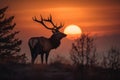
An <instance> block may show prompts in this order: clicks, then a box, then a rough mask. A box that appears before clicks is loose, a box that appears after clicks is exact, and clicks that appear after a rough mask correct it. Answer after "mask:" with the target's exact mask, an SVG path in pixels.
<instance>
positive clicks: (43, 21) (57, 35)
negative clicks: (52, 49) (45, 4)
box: [33, 15, 67, 39]
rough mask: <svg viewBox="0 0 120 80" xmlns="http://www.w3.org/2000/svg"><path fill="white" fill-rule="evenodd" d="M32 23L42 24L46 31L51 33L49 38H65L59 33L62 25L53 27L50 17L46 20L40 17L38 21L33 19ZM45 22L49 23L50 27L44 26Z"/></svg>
mask: <svg viewBox="0 0 120 80" xmlns="http://www.w3.org/2000/svg"><path fill="white" fill-rule="evenodd" d="M33 21H35V22H38V23H40V24H42V25H43V26H44V27H45V28H46V29H49V30H51V31H52V33H53V35H52V36H51V37H53V36H55V37H56V39H62V38H63V37H65V36H67V35H66V34H64V33H62V32H60V31H59V29H61V28H62V27H63V26H64V25H63V24H62V23H60V25H55V24H54V22H53V20H52V16H51V15H50V16H49V17H48V18H47V19H45V18H43V17H42V16H41V15H40V20H38V19H37V18H36V17H34V18H33ZM46 22H48V23H50V24H51V25H52V27H48V26H47V25H46Z"/></svg>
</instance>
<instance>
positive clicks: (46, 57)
mask: <svg viewBox="0 0 120 80" xmlns="http://www.w3.org/2000/svg"><path fill="white" fill-rule="evenodd" d="M48 56H49V53H46V55H45V59H46V64H47V61H48Z"/></svg>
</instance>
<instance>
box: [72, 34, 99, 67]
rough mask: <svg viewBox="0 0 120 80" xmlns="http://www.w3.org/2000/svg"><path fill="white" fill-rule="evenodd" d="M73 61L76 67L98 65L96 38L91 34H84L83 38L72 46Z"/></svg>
mask: <svg viewBox="0 0 120 80" xmlns="http://www.w3.org/2000/svg"><path fill="white" fill-rule="evenodd" d="M70 57H71V60H72V61H73V63H74V64H75V65H87V66H88V65H94V64H96V61H97V59H96V47H95V44H94V38H93V37H91V36H90V35H89V34H84V33H83V34H82V35H81V37H80V38H79V39H77V40H75V42H74V43H73V44H72V49H71V53H70Z"/></svg>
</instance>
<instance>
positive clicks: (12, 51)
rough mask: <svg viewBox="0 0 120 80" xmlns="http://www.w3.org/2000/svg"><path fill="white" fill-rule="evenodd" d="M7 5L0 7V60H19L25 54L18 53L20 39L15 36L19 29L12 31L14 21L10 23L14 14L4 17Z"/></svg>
mask: <svg viewBox="0 0 120 80" xmlns="http://www.w3.org/2000/svg"><path fill="white" fill-rule="evenodd" d="M7 8H8V7H4V8H2V9H0V62H3V63H9V62H19V61H21V59H22V58H23V57H25V54H22V55H20V54H19V52H20V50H21V49H20V45H21V43H22V40H19V39H18V38H15V36H16V35H17V34H18V33H19V31H14V28H15V26H16V23H12V21H13V19H14V16H10V17H9V18H6V17H5V11H6V10H7Z"/></svg>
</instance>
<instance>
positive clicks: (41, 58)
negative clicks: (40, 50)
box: [41, 54, 44, 64]
mask: <svg viewBox="0 0 120 80" xmlns="http://www.w3.org/2000/svg"><path fill="white" fill-rule="evenodd" d="M43 55H44V54H41V63H42V64H43Z"/></svg>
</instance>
